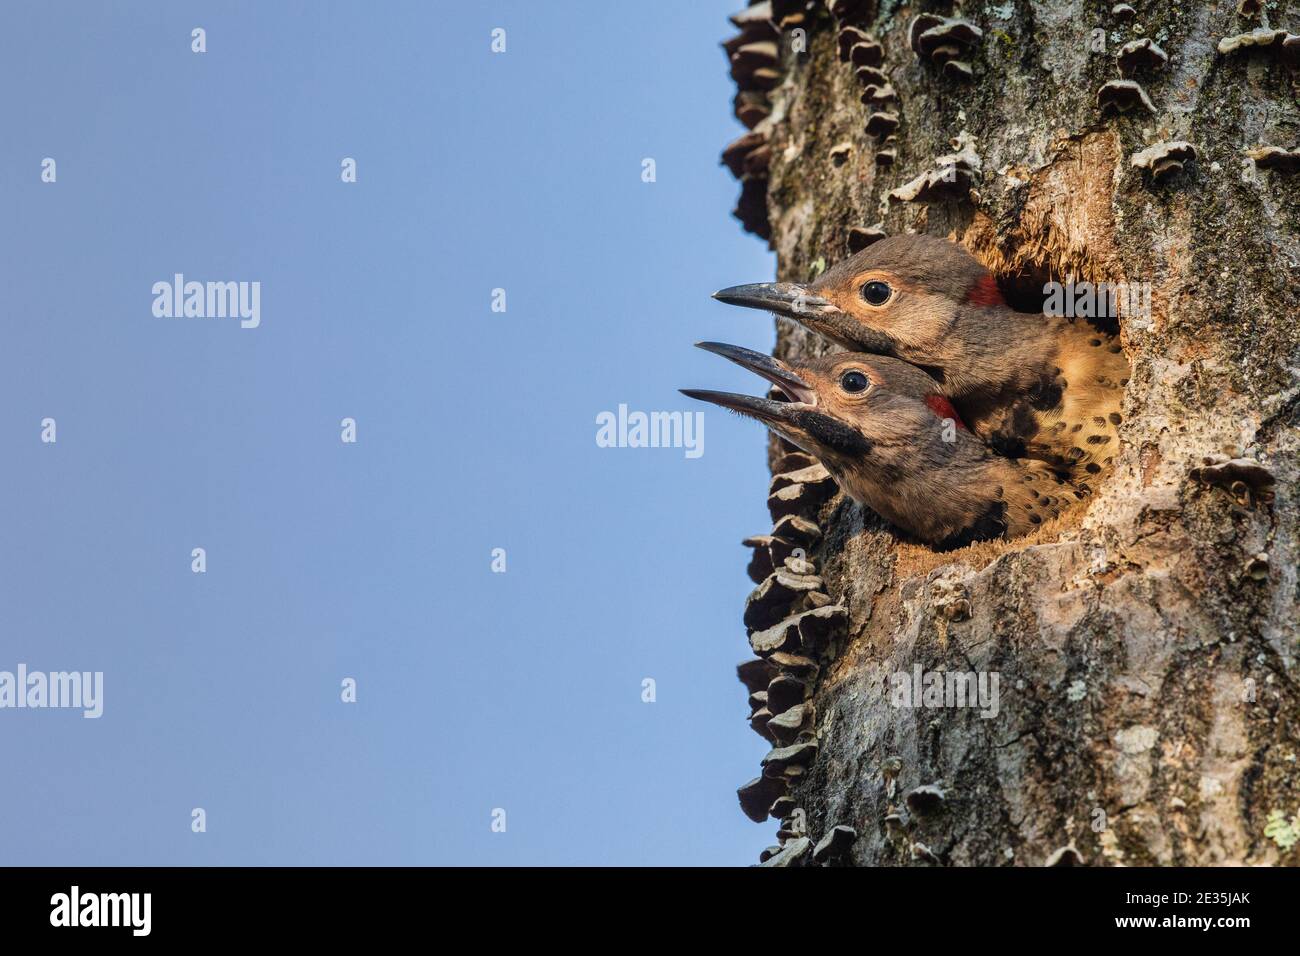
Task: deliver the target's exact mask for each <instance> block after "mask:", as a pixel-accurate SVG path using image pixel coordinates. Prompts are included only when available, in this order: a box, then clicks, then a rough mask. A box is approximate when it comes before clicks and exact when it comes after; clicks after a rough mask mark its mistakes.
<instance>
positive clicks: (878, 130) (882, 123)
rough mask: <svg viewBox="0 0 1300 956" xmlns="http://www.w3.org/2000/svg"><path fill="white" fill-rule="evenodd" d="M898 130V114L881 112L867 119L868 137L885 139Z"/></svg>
mask: <svg viewBox="0 0 1300 956" xmlns="http://www.w3.org/2000/svg"><path fill="white" fill-rule="evenodd" d="M896 129H898V114H897V113H891V112H888V111H885V110H881V111H880V112H877V113H872V114H871V115H870V116H868V117H867V135H868V136H875V137H878V138H880V139H884V138H885V137H886V136H889V135H890V134H891V133H893V132H894V130H896Z"/></svg>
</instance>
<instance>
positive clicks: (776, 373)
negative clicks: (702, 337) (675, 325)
mask: <svg viewBox="0 0 1300 956" xmlns="http://www.w3.org/2000/svg"><path fill="white" fill-rule="evenodd" d="M695 344H696V346H697V347H698V348H702V349H704V350H705V351H706V352H712V353H714V354H715V355H721V356H722V357H723V358H725V359H730V360H731V361H733V362H735V363H736V364H737V365H739V366H741V367H742V368H747V369H749V370H750V371H751V372H754V373H756V374H758V375H761V376H762V377H763V378H765V379H767V380H768V381H769V382H771V383H772V384H773V385H775V386H776V387H777V388H778V389H779V390H780V391H781V394H783V395H784V396H785V397H786V398H787V399H788V401H784V402H780V401H775V400H773V399H770V398H757V397H755V396H753V395H737V394H736V393H734V392H712V391H706V390H701V389H696V388H684V389H682V394H683V395H685V396H686V397H688V398H695V399H699V400H700V401H702V402H709V403H710V404H713V405H720V406H721V407H723V408H727V409H730V410H731V411H733V412H739V413H740V414H741V415H745V416H747V417H749V418H755V419H757V420H758V421H760V422H762V423H763V424H764V425H766V426H767V427H768V428H770V429H772V431H774V432H776V433H777V434H778V435H780V436H781V437H782V438H784V439H786V440H787V441H789V442H792V443H793V444H795V445H797V446H798V447H799V448H802V449H803V450H804V451H806V452H808V453H809V454H810V455H816V456H817V457H819V458H823V457H824V456H826V455H827V454H831V455H839V456H845V457H851V458H861V457H862V456H864V455H866V454H868V453H869V452H870V451H871V443H870V442H869V441H867V439H866V438H865V437H864V436H863V435H862V434H861V433H860V432H859V431H858V430H857V429H856V428H854V427H852V426H851V425H848V424H846V423H843V422H840V421H838V420H837V419H835V418H834V417H833V416H831V415H828V414H826V413H825V412H823V411H819V410H818V408H817V393H816V392H815V391H813V388H812V386H811V385H809V384H808V383H807V382H806V381H804V380H803V379H802V378H800V376H799V375H798V373H796V372H795V371H794V369H792V368H790V366H788V365H786V364H785V363H784V362H782V361H781V360H780V359H775V358H773V357H772V356H770V355H764V354H763V353H762V352H755V351H753V350H752V349H743V348H741V347H740V346H739V345H723V344H722V343H720V342H697V343H695Z"/></svg>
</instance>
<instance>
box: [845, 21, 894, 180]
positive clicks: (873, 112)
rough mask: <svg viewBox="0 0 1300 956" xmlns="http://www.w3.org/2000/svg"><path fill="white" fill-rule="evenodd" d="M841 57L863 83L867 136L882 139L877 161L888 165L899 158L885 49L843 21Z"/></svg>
mask: <svg viewBox="0 0 1300 956" xmlns="http://www.w3.org/2000/svg"><path fill="white" fill-rule="evenodd" d="M838 41H839V50H840V59H841V60H843V61H845V62H846V63H848V64H849V65H850V66H852V67H853V76H854V78H855V79H856V80H857V81H858V83H859V84H860V85H861V86H862V103H863V105H864V106H866V107H867V108H868V110H869V111H870V112H869V114H868V116H867V126H866V130H867V135H869V136H874V137H876V138H877V139H878V140H880V141H881V147H880V149H878V150H876V162H877V163H878V164H879V165H881V166H890V165H892V164H893V162H894V160H895V159H897V158H898V148H897V146H896V143H897V137H896V136H895V135H894V134H895V132H896V131H897V129H898V123H899V119H898V92H897V91H896V90H895V89H894V85H893V84H892V83H890V82H889V77H888V76H887V75H886V74H885V71H884V69H883V67H884V65H885V48H884V47H883V46H881V45H880V42H879V41H878V40H876V38H875V37H873V36H872V35H871V34H869V33H867V31H866V30H863V29H862V28H861V27H858V26H854V25H853V24H846V25H844V26H842V27H841V28H840V32H839V37H838Z"/></svg>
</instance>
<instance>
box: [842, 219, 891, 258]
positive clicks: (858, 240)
mask: <svg viewBox="0 0 1300 956" xmlns="http://www.w3.org/2000/svg"><path fill="white" fill-rule="evenodd" d="M885 235H886V234H885V224H884V223H883V222H878V223H876V224H875V225H874V226H854V227H853V228H852V229H850V230H849V243H848V245H849V253H850V254H852V253H854V252H861V251H862V250H863V249H865V248H867V246H869V245H871V244H872V243H873V242H879V241H880V240H881V239H884V238H885Z"/></svg>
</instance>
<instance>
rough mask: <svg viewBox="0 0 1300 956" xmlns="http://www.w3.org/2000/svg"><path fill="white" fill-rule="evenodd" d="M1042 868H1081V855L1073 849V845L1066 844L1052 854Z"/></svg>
mask: <svg viewBox="0 0 1300 956" xmlns="http://www.w3.org/2000/svg"><path fill="white" fill-rule="evenodd" d="M1043 866H1083V855H1082V854H1081V853H1079V851H1078V850H1076V849H1075V848H1074V844H1073V843H1067V844H1066V845H1065V846H1063V847H1061V848H1060V849H1058V850H1056V851H1055V852H1053V853H1052V855H1051V856H1049V857H1048V858H1047V862H1045V863H1044V864H1043Z"/></svg>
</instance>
